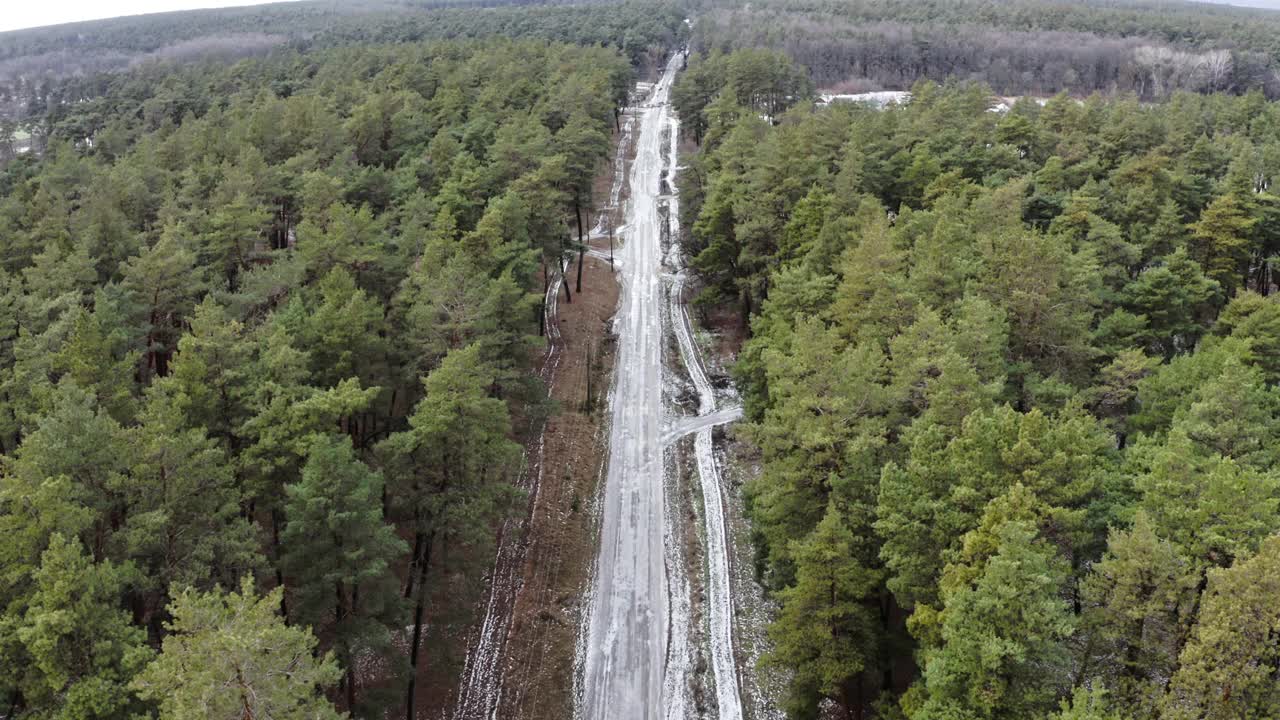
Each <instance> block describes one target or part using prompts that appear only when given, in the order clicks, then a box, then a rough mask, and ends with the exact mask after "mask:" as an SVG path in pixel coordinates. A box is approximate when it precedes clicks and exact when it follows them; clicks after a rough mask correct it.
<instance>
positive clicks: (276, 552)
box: [271, 508, 289, 623]
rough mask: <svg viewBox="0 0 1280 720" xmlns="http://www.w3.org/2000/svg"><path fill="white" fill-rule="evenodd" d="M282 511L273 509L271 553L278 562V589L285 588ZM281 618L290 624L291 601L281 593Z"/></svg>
mask: <svg viewBox="0 0 1280 720" xmlns="http://www.w3.org/2000/svg"><path fill="white" fill-rule="evenodd" d="M280 552H281V551H280V509H279V508H271V553H272V555H273V556H274V558H275V561H276V587H284V570H283V569H282V568H281V567H280V562H281V561H280ZM280 617H282V618H284V621H285V622H286V623H288V622H289V601H288V600H286V599H285V594H284V593H280Z"/></svg>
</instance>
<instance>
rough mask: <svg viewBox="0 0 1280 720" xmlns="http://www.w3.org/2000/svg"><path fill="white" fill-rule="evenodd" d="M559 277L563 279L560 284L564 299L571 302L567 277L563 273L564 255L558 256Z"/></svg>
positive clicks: (571, 296) (571, 295)
mask: <svg viewBox="0 0 1280 720" xmlns="http://www.w3.org/2000/svg"><path fill="white" fill-rule="evenodd" d="M560 279H561V280H562V281H563V282H561V283H560V284H561V285H564V301H565V302H567V303H572V302H573V294H572V293H570V292H569V279H568V278H566V277H565V274H564V255H561V256H560Z"/></svg>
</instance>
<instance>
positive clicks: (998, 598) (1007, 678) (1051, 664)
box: [907, 522, 1075, 720]
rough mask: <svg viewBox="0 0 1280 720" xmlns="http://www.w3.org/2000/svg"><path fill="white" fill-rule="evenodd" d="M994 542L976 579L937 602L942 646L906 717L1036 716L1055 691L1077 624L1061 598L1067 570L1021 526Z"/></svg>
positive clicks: (931, 657) (928, 658) (928, 661)
mask: <svg viewBox="0 0 1280 720" xmlns="http://www.w3.org/2000/svg"><path fill="white" fill-rule="evenodd" d="M997 537H998V538H999V549H998V551H997V552H996V553H995V555H993V556H992V557H991V558H990V559H989V560H987V561H986V562H985V564H984V566H983V567H982V568H981V570H980V572H979V573H978V574H977V576H976V578H975V580H974V582H973V583H972V584H971V585H970V584H966V585H964V586H961V587H959V588H956V589H954V590H952V591H951V592H948V593H946V595H945V596H944V598H943V610H942V614H943V621H942V626H941V637H942V641H943V644H942V645H941V647H940V648H938V649H937V650H934V651H931V652H928V653H926V655H925V657H924V671H923V680H924V691H923V695H924V697H923V699H922V700H921V701H920V703H919V705H918V706H916V707H908V708H907V710H908V714H909V716H910V717H911V718H912V720H935V719H939V720H941V719H946V720H950V719H951V718H962V717H965V718H1009V719H1012V718H1026V717H1035V716H1037V715H1038V714H1040V713H1044V712H1046V711H1047V710H1048V709H1049V708H1051V707H1053V705H1054V703H1055V701H1056V699H1057V697H1058V694H1059V693H1060V692H1061V686H1062V684H1063V682H1064V680H1065V678H1066V674H1067V669H1068V664H1069V656H1068V654H1067V648H1066V645H1065V640H1066V639H1067V638H1068V637H1069V636H1070V635H1071V634H1072V632H1073V631H1074V626H1075V621H1074V618H1073V616H1072V613H1071V608H1070V606H1069V605H1068V604H1067V603H1066V602H1065V601H1064V600H1063V599H1062V596H1061V590H1062V585H1063V583H1064V582H1065V581H1066V568H1065V567H1064V564H1063V563H1062V561H1061V560H1060V559H1059V558H1057V557H1056V556H1055V554H1054V553H1053V552H1052V550H1051V549H1050V547H1049V546H1048V545H1047V544H1045V543H1044V542H1043V541H1039V540H1038V539H1037V538H1036V533H1035V531H1034V529H1032V528H1030V527H1028V526H1027V525H1026V524H1025V523H1021V522H1010V523H1007V524H1005V525H1004V526H1003V527H1001V528H999V529H998V531H997ZM913 700H914V699H913ZM910 704H911V703H909V705H910Z"/></svg>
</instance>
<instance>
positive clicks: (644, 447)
mask: <svg viewBox="0 0 1280 720" xmlns="http://www.w3.org/2000/svg"><path fill="white" fill-rule="evenodd" d="M679 67H680V57H679V55H676V56H674V57H673V58H672V60H671V62H670V63H669V64H668V66H667V68H666V71H665V72H664V73H663V75H662V79H661V80H659V81H658V82H657V83H656V84H655V85H654V86H653V88H652V90H651V91H650V94H649V97H648V98H647V100H645V101H644V103H643V105H642V107H641V108H640V109H639V135H638V138H637V140H636V142H637V146H636V157H635V160H634V161H633V163H632V166H631V199H630V202H629V205H628V209H627V217H628V222H627V232H626V240H625V243H624V244H623V246H622V248H620V249H619V250H618V252H617V255H618V257H619V259H620V260H621V263H620V264H619V265H620V279H621V282H622V303H621V306H620V307H619V308H618V314H617V317H616V318H615V321H614V328H615V330H616V331H617V334H618V351H617V366H616V368H615V371H614V386H613V390H612V392H611V394H610V398H609V401H610V412H611V422H612V424H611V427H610V431H609V432H610V437H609V469H608V472H607V475H606V477H605V486H604V490H603V494H602V497H601V505H600V554H599V556H598V557H597V560H596V570H595V576H594V581H593V587H592V597H591V604H590V612H589V615H588V619H587V628H586V633H585V635H584V638H583V646H582V654H583V676H582V685H583V688H582V701H581V703H580V705H579V717H581V718H583V719H584V720H585V719H587V718H590V719H591V720H623V719H625V720H633V719H634V720H641V719H643V720H656V719H657V718H661V717H663V716H664V713H663V707H664V704H663V684H664V676H665V674H666V673H665V670H666V661H667V657H666V655H667V642H668V632H669V628H670V623H671V616H670V612H669V607H670V603H669V602H668V582H667V573H666V570H665V567H664V551H663V546H664V543H663V539H664V535H665V523H664V512H663V507H664V502H665V501H664V493H663V490H664V488H663V478H662V438H661V432H662V311H663V309H664V302H663V297H662V295H663V292H662V278H661V263H662V248H661V227H660V223H662V222H664V219H663V218H661V217H660V216H659V213H658V195H659V192H660V186H661V182H662V165H663V152H662V151H663V129H664V127H665V126H666V124H667V117H668V112H669V109H668V107H667V98H668V94H669V93H670V90H671V82H672V80H673V79H674V78H675V73H676V70H677V69H678V68H679Z"/></svg>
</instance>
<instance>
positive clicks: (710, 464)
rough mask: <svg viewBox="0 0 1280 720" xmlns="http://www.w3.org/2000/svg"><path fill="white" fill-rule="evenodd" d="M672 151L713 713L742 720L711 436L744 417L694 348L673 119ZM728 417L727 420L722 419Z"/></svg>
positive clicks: (675, 248)
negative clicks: (693, 399) (721, 403)
mask: <svg viewBox="0 0 1280 720" xmlns="http://www.w3.org/2000/svg"><path fill="white" fill-rule="evenodd" d="M670 122H671V147H670V167H671V172H670V173H669V177H668V182H669V183H670V185H671V193H672V195H671V198H670V200H668V221H669V222H670V223H671V228H670V235H671V238H672V239H673V241H672V244H671V250H670V256H669V261H670V263H671V264H672V265H673V267H675V268H676V269H677V270H676V275H675V281H674V282H673V283H672V284H671V291H670V295H669V303H670V310H671V321H672V325H673V327H674V329H675V334H676V340H677V342H678V344H679V346H680V357H681V360H682V361H683V363H684V366H685V369H686V370H687V372H688V374H689V379H690V380H691V381H692V382H693V385H694V388H695V389H696V390H697V393H698V419H700V420H703V421H704V422H702V423H700V424H699V423H695V424H694V427H695V428H696V430H695V432H696V433H697V434H696V435H695V437H694V443H693V448H694V457H695V459H696V460H697V465H698V479H699V487H700V489H701V490H702V504H703V519H704V523H705V528H704V530H705V533H704V537H705V538H706V548H705V551H706V552H705V555H706V560H707V605H708V612H707V617H708V628H707V629H708V633H707V634H708V641H709V645H710V650H711V672H712V677H713V679H714V681H715V692H716V711H717V717H718V718H719V720H742V698H741V694H740V693H739V690H738V665H737V661H736V659H735V658H734V653H733V593H732V584H731V580H730V577H729V544H728V533H727V531H726V529H725V511H724V497H723V491H722V485H721V481H720V468H719V466H718V465H717V464H716V458H715V454H714V448H713V443H712V438H711V431H712V428H713V427H714V426H715V425H718V424H722V423H724V422H731V421H732V420H736V419H737V418H739V417H741V416H742V409H741V408H730V409H727V410H726V411H717V409H716V396H715V391H714V390H713V389H712V387H711V381H710V380H709V379H707V373H706V368H705V367H704V365H703V362H702V357H701V356H700V354H699V352H698V348H697V345H696V344H695V343H694V342H693V332H692V323H691V321H690V319H689V310H688V306H687V305H686V304H685V302H684V289H685V281H686V277H687V272H686V270H685V268H684V255H683V251H682V249H681V247H680V244H679V243H678V242H676V241H675V239H676V238H678V237H679V217H680V213H679V196H678V194H677V190H676V182H675V176H676V168H677V165H676V158H677V143H678V142H679V137H680V133H679V129H680V126H679V121H677V120H676V119H674V118H672V119H671V121H670ZM726 413H727V417H726Z"/></svg>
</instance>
